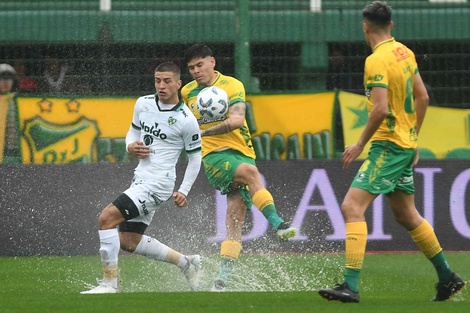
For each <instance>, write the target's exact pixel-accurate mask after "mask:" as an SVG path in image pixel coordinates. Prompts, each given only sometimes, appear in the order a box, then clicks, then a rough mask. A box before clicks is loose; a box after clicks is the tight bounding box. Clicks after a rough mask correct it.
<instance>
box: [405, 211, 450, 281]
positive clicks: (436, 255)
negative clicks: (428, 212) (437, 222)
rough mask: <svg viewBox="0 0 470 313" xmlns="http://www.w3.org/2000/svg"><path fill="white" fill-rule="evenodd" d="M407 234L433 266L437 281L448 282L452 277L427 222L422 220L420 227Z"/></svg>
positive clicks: (434, 234)
mask: <svg viewBox="0 0 470 313" xmlns="http://www.w3.org/2000/svg"><path fill="white" fill-rule="evenodd" d="M409 233H410V235H411V238H413V241H414V242H415V243H416V245H417V246H418V247H419V249H420V250H421V251H422V252H423V253H424V255H425V256H426V257H427V258H428V259H429V260H430V261H431V263H432V264H433V265H434V268H435V269H436V272H437V276H438V278H439V281H440V282H448V281H449V280H450V277H451V275H452V270H451V269H450V267H449V264H448V263H447V260H446V258H445V256H444V253H443V252H442V248H441V245H440V243H439V241H438V240H437V237H436V233H435V232H434V229H433V228H432V226H431V225H430V224H429V223H428V221H426V220H424V222H423V223H422V224H421V225H419V226H418V227H417V228H415V229H413V230H412V231H410V232H409Z"/></svg>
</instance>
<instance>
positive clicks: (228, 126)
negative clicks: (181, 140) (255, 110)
mask: <svg viewBox="0 0 470 313" xmlns="http://www.w3.org/2000/svg"><path fill="white" fill-rule="evenodd" d="M244 121H245V103H244V102H237V103H235V104H233V105H232V106H231V107H230V110H229V116H228V118H227V119H226V120H224V121H223V122H222V123H220V124H217V125H214V126H212V127H209V128H208V129H205V130H203V131H201V137H205V136H213V135H221V134H226V133H229V132H231V131H232V130H235V129H238V128H241V127H242V126H243V124H244Z"/></svg>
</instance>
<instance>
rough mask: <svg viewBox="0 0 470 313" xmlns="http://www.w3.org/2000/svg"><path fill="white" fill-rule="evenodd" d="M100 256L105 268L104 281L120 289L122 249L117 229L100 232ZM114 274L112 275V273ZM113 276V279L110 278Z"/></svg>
mask: <svg viewBox="0 0 470 313" xmlns="http://www.w3.org/2000/svg"><path fill="white" fill-rule="evenodd" d="M98 234H99V237H100V256H101V265H102V267H103V275H104V277H103V280H105V281H106V282H107V283H109V284H111V285H112V286H113V287H115V288H117V287H118V277H117V271H118V270H117V264H118V256H119V249H120V241H119V234H118V230H117V228H113V229H106V230H99V231H98ZM111 272H112V273H113V274H112V275H111V274H110V273H111ZM110 275H111V277H110Z"/></svg>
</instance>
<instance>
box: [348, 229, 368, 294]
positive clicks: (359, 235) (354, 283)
mask: <svg viewBox="0 0 470 313" xmlns="http://www.w3.org/2000/svg"><path fill="white" fill-rule="evenodd" d="M366 244H367V223H366V222H353V223H346V243H345V246H346V253H345V254H346V269H345V273H344V282H345V283H347V284H348V286H349V288H350V289H351V290H352V291H355V292H357V291H358V289H359V274H360V272H361V269H362V263H363V261H364V255H365V252H366Z"/></svg>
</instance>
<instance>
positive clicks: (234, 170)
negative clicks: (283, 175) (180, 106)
mask: <svg viewBox="0 0 470 313" xmlns="http://www.w3.org/2000/svg"><path fill="white" fill-rule="evenodd" d="M184 61H185V63H186V64H187V66H188V70H189V73H190V74H191V76H192V78H193V79H194V80H193V81H191V82H189V83H188V84H186V85H185V86H184V87H183V88H182V89H181V94H182V97H183V101H184V102H185V103H186V104H187V105H188V106H189V108H190V109H191V111H192V112H193V114H195V116H196V118H197V119H198V122H199V127H200V129H201V137H202V157H203V166H204V171H205V173H206V176H207V178H208V180H209V182H210V183H211V184H212V186H213V187H214V188H215V189H218V190H220V192H221V193H222V194H225V195H227V217H226V229H227V235H226V237H225V239H224V241H223V242H222V245H221V249H220V257H221V259H220V271H219V274H218V276H217V278H216V279H215V281H214V285H213V288H212V290H213V291H223V290H225V287H226V284H227V279H228V277H229V275H230V273H231V272H232V269H233V266H234V263H235V261H236V260H237V259H238V256H239V255H240V252H241V250H242V227H243V223H244V221H245V215H246V212H247V209H250V208H251V206H252V204H254V205H255V206H256V207H257V208H258V209H259V210H260V211H261V212H262V213H263V215H264V216H265V217H266V219H267V220H268V221H269V223H270V225H271V227H272V228H273V229H274V230H276V232H277V235H278V236H279V237H280V238H281V239H283V240H288V239H289V238H292V237H294V236H295V234H296V232H297V230H296V229H295V228H294V227H292V226H291V225H290V224H289V223H287V222H285V221H284V220H283V219H282V218H280V217H279V215H278V214H277V210H276V207H275V206H274V200H273V196H272V195H271V193H270V192H269V191H268V190H267V189H266V188H265V187H264V186H263V182H262V179H261V175H260V173H259V171H258V168H257V167H256V164H255V158H256V155H255V151H254V149H253V145H252V143H251V135H250V131H249V129H248V126H247V123H246V120H245V108H246V105H245V87H244V86H243V84H242V82H240V81H239V80H237V79H235V78H234V77H230V76H226V75H223V74H222V73H220V72H218V71H216V70H214V68H215V65H216V61H215V58H214V56H213V55H212V51H211V49H210V48H209V47H207V46H206V45H203V44H195V45H193V46H191V47H190V48H189V49H188V50H187V51H186V53H185V56H184ZM212 85H213V86H217V87H220V88H222V89H224V90H225V91H226V92H227V94H228V96H229V100H230V107H229V111H228V114H227V117H226V118H225V119H224V120H222V121H216V122H208V121H206V120H205V119H202V118H201V114H200V113H199V112H198V110H197V106H196V97H197V95H198V93H199V92H200V91H201V90H202V89H203V88H204V87H207V86H212Z"/></svg>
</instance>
